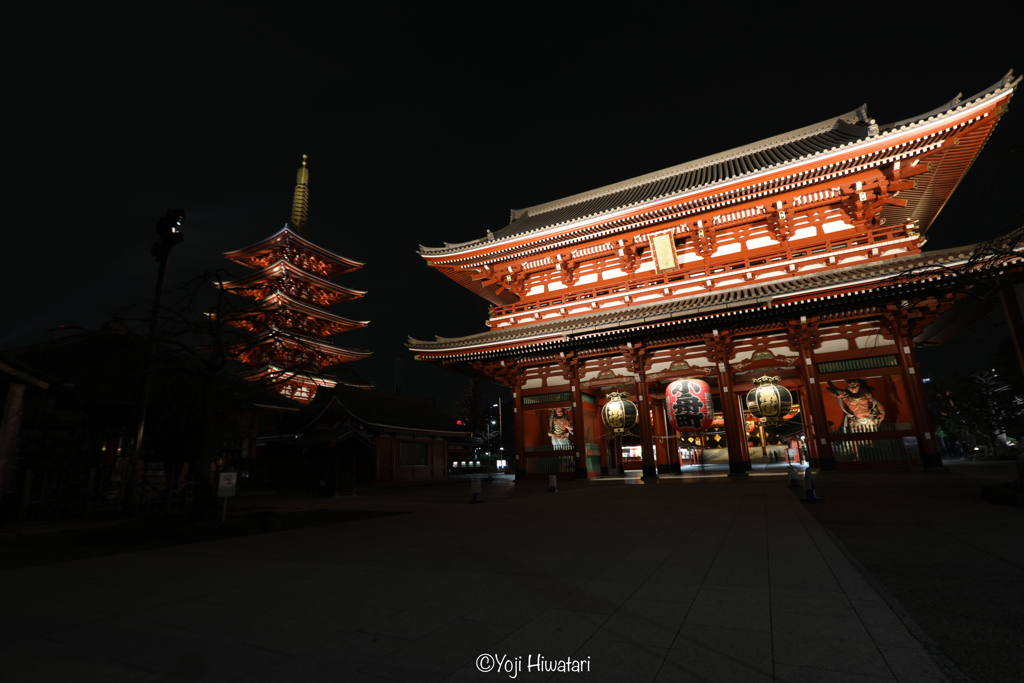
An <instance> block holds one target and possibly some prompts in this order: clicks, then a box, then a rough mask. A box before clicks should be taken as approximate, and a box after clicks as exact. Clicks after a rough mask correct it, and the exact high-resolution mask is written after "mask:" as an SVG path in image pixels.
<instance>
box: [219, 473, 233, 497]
mask: <svg viewBox="0 0 1024 683" xmlns="http://www.w3.org/2000/svg"><path fill="white" fill-rule="evenodd" d="M237 487H238V473H237V472H221V473H220V484H219V485H218V486H217V495H218V496H219V497H221V498H224V497H227V496H233V495H235V489H236V488H237Z"/></svg>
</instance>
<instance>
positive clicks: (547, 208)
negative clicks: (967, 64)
mask: <svg viewBox="0 0 1024 683" xmlns="http://www.w3.org/2000/svg"><path fill="white" fill-rule="evenodd" d="M1020 81H1021V77H1018V78H1016V79H1013V78H1012V70H1011V72H1010V73H1008V74H1007V75H1006V76H1004V77H1003V78H1002V79H1000V80H999V81H997V82H996V83H994V84H993V85H991V86H989V87H988V88H986V89H984V90H982V91H981V92H979V93H978V94H976V95H974V96H972V97H971V98H969V99H967V100H964V101H958V100H957V99H954V100H952V101H951V102H950V103H948V104H947V105H944V107H946V109H943V108H942V107H940V108H939V109H936V110H932V111H929V112H927V113H925V114H921V115H919V116H916V117H912V118H910V119H905V120H903V121H899V122H897V123H894V124H886V125H884V126H879V127H878V131H879V132H878V134H876V135H869V136H865V137H862V138H859V139H857V140H853V141H851V142H848V143H845V144H843V145H840V146H838V147H833V148H831V149H828V150H820V151H817V152H814V153H812V154H809V155H805V156H800V157H795V158H791V159H789V160H787V161H785V162H781V163H777V164H773V165H771V166H769V167H766V168H762V169H758V170H754V171H749V172H745V173H740V174H738V175H735V176H732V177H727V178H723V179H721V180H718V181H715V182H711V183H708V184H706V185H700V186H696V187H686V188H681V189H680V190H679V191H677V192H674V193H672V194H670V195H666V196H660V197H652V198H650V199H647V200H644V201H641V202H640V203H639V204H626V205H620V206H616V207H612V208H609V209H607V210H604V211H600V212H598V213H596V214H592V215H587V216H577V217H575V218H571V219H566V220H563V221H559V222H555V223H551V224H545V225H542V226H540V227H538V228H536V229H534V230H529V231H526V232H514V233H510V234H505V235H500V233H502V232H506V231H508V230H509V228H512V227H513V226H514V225H515V223H516V222H517V221H518V217H527V216H534V215H542V214H543V213H548V212H553V211H555V210H557V209H561V208H566V207H569V206H572V205H573V204H577V203H582V202H584V201H589V200H591V199H596V198H600V197H602V196H605V195H608V194H612V193H614V192H619V191H622V190H624V189H629V188H632V187H639V186H641V185H644V184H649V183H653V182H654V181H655V180H662V179H665V178H669V177H672V176H675V175H679V174H681V173H686V172H690V171H694V170H699V169H701V168H705V167H707V166H708V165H710V164H715V163H721V162H723V161H728V160H731V159H736V158H739V157H741V156H743V155H744V154H752V153H754V152H757V151H763V150H764V149H768V148H770V146H772V145H774V146H778V145H781V144H785V143H787V142H793V141H796V140H800V139H804V138H807V137H809V136H811V135H815V134H820V133H824V132H827V131H828V128H825V127H823V126H825V125H826V124H831V125H832V126H838V125H839V122H840V121H844V122H846V123H849V121H847V118H849V117H851V116H852V115H857V114H858V112H859V111H864V110H866V105H862V107H861V108H858V109H855V110H853V111H852V112H848V113H847V114H843V115H841V116H839V117H836V118H834V119H828V120H826V121H824V122H821V123H817V124H813V125H811V126H806V127H804V128H801V129H797V130H796V131H790V132H789V133H783V134H782V135H778V136H775V137H773V138H768V139H766V140H761V141H758V142H755V143H751V144H748V145H745V146H743V147H737V148H734V149H731V150H728V151H726V152H721V153H719V154H716V155H711V156H709V157H704V158H702V159H698V160H695V161H689V162H685V163H683V164H680V165H677V166H673V167H670V168H668V169H663V170H661V171H655V172H653V173H650V174H646V175H644V176H638V177H636V178H631V179H628V180H624V181H621V182H619V183H615V184H612V185H607V186H604V187H601V188H597V189H595V190H590V191H588V192H584V193H580V194H577V195H572V196H570V197H565V198H562V199H558V200H554V201H552V202H547V203H545V204H539V205H536V206H534V207H530V208H527V209H522V210H519V212H514V213H517V220H515V221H513V222H512V223H510V224H509V225H507V226H505V227H504V228H502V229H501V230H499V231H498V232H497V233H489V235H488V236H487V237H482V238H478V239H476V240H471V241H469V242H463V243H460V244H446V246H444V247H425V246H423V245H420V249H419V252H418V253H419V254H420V255H421V256H423V257H424V258H426V257H430V256H442V255H444V256H450V255H453V254H456V253H458V252H460V251H469V250H474V249H480V248H485V247H487V248H490V247H494V246H497V245H499V244H502V243H507V242H513V241H515V240H521V239H523V238H524V237H527V236H529V235H533V236H534V237H535V238H536V236H538V235H539V233H543V232H552V231H558V230H564V229H567V228H568V227H570V226H572V225H573V224H576V223H579V222H582V221H591V220H607V219H609V218H613V217H614V216H615V215H616V214H617V213H621V212H623V211H627V210H637V209H640V208H643V206H644V205H649V204H653V203H655V202H664V201H674V200H679V199H681V198H682V197H684V196H686V195H687V194H692V193H694V192H698V191H699V192H707V191H710V190H712V189H714V188H715V187H718V186H721V185H724V184H728V183H734V182H736V181H742V180H745V179H750V178H753V177H756V176H758V175H761V174H764V173H773V172H779V171H781V170H783V169H785V168H786V167H788V166H791V165H793V164H796V163H800V162H804V161H807V160H808V159H814V158H817V157H822V156H825V155H829V154H833V153H837V152H838V151H840V150H849V149H851V148H853V147H855V146H857V145H862V144H869V143H872V142H874V141H877V140H878V139H880V138H883V137H885V136H888V135H893V134H895V133H898V132H900V131H903V130H904V129H906V128H907V127H916V126H918V125H921V124H924V123H928V122H929V121H931V120H933V119H935V118H936V117H941V118H944V117H946V116H949V115H952V114H954V113H956V112H959V111H961V110H963V109H965V108H968V107H974V106H978V105H980V104H981V103H982V102H983V101H984V100H986V99H988V98H989V97H990V96H991V95H994V94H996V93H999V91H1000V90H1006V91H1012V90H1013V89H1014V88H1016V86H1017V85H1018V84H1019V83H1020ZM951 105H955V108H949V107H950V106H951ZM865 132H867V129H865ZM542 209H543V210H542Z"/></svg>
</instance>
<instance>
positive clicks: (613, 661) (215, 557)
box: [0, 475, 946, 683]
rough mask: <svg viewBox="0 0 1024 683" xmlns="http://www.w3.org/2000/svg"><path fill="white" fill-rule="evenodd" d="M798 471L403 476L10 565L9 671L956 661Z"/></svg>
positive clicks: (886, 665)
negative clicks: (907, 620)
mask: <svg viewBox="0 0 1024 683" xmlns="http://www.w3.org/2000/svg"><path fill="white" fill-rule="evenodd" d="M786 483H787V480H786V479H785V478H784V477H781V476H779V475H763V476H755V477H750V478H748V479H745V480H742V481H734V480H730V479H728V478H724V477H707V478H704V479H692V478H676V479H671V480H669V479H666V480H662V481H661V482H660V483H657V484H652V483H648V484H639V483H638V480H637V479H635V478H630V479H628V480H627V481H626V482H624V481H622V480H601V481H595V482H590V483H579V484H575V485H570V486H568V487H566V488H564V489H563V490H561V491H559V492H558V493H545V492H544V491H545V489H546V485H544V484H543V483H541V482H528V483H525V484H519V485H515V486H512V485H509V484H507V483H501V484H494V485H490V486H485V487H484V501H485V502H484V504H482V505H469V504H468V503H467V501H468V500H469V498H470V494H469V484H468V483H465V482H459V483H458V484H446V485H441V486H434V487H409V488H405V489H400V488H396V489H390V490H381V491H379V492H378V495H373V496H359V497H356V498H348V499H341V500H336V501H325V502H326V503H327V504H330V505H335V506H341V507H348V508H351V509H364V510H368V509H406V510H409V511H410V512H411V514H407V515H396V516H388V517H378V518H374V519H368V520H363V521H358V522H351V523H343V524H335V525H328V526H320V527H312V528H307V529H298V530H294V531H287V532H280V533H271V534H263V535H259V536H248V537H241V538H234V539H228V540H222V541H216V542H210V543H200V544H194V545H187V546H177V547H170V548H164V549H161V550H152V551H145V552H138V553H130V554H123V555H114V556H107V557H102V558H94V559H89V560H78V561H72V562H64V563H57V564H50V565H45V566H39V567H32V568H28V569H18V570H11V571H6V572H0V605H2V606H3V608H2V609H3V615H4V618H3V619H2V620H0V661H2V662H3V665H2V671H3V678H4V680H6V681H15V682H21V681H61V682H67V681H103V682H104V683H115V682H118V681H151V682H156V681H160V682H168V683H169V682H171V681H245V682H248V683H259V682H263V681H267V682H269V681H282V682H284V681H287V682H289V683H291V682H295V681H352V682H354V683H355V682H360V681H367V682H369V681H378V682H380V681H463V680H467V681H469V680H473V681H478V680H490V681H495V680H508V679H510V678H511V676H512V674H513V673H515V672H516V664H517V662H518V666H519V669H518V674H517V680H525V681H528V682H531V681H538V682H539V681H545V680H548V679H549V678H554V679H562V678H567V677H579V678H580V679H581V680H588V681H628V682H630V683H639V682H642V681H744V682H746V681H772V680H775V681H792V682H794V683H796V682H800V683H807V682H809V681H850V682H853V681H865V682H867V681H878V682H880V681H892V680H898V681H908V682H909V681H914V682H918V681H922V682H923V681H944V680H946V679H945V678H943V676H942V675H941V674H940V672H939V670H938V669H937V668H936V667H935V666H934V665H933V664H932V662H931V660H930V659H929V658H928V656H927V655H926V654H925V652H924V650H923V649H922V647H921V646H920V645H919V644H918V642H917V641H916V640H915V639H914V638H913V637H912V636H911V635H910V634H909V633H908V631H907V630H906V629H905V628H904V626H903V625H902V624H901V622H900V621H899V620H898V619H897V618H896V617H895V616H894V615H893V613H892V612H891V611H890V610H889V609H888V608H887V607H886V605H885V603H883V602H882V600H881V599H880V598H879V597H878V595H877V594H876V593H875V591H874V590H872V588H871V587H870V586H869V585H868V583H867V582H866V581H865V580H864V578H863V576H861V575H860V574H859V573H858V572H857V570H855V569H854V568H853V566H852V565H851V564H850V562H849V561H848V560H847V558H846V556H845V555H844V554H843V553H842V552H841V551H840V550H839V549H838V548H837V546H836V545H835V543H833V541H832V540H831V539H830V537H829V535H828V534H827V533H826V532H825V531H824V530H823V528H822V527H821V526H820V525H819V524H818V523H817V522H816V521H815V520H814V519H813V518H812V517H811V515H810V514H808V512H807V510H805V509H804V506H803V505H802V504H801V503H800V502H799V495H797V494H794V492H793V491H791V490H789V489H788V488H787V487H786ZM247 504H249V505H258V504H259V499H256V498H254V499H251V500H250V501H248V503H247ZM295 504H296V505H300V504H301V503H300V502H298V501H296V502H295ZM307 504H308V503H307ZM318 504H322V502H318ZM480 655H489V656H492V657H493V656H496V657H498V658H501V657H503V656H504V657H507V658H508V659H507V660H505V661H506V662H508V663H509V664H508V665H511V666H512V669H513V671H512V673H507V672H499V671H497V670H496V669H494V670H491V671H490V672H487V673H481V672H480V671H479V670H478V667H477V663H478V662H479V663H480V664H481V665H483V666H484V667H485V668H486V667H487V666H488V665H492V666H493V664H494V660H493V659H489V658H488V657H483V658H480ZM538 656H543V657H544V658H546V660H548V661H549V663H550V662H552V661H553V660H563V661H565V660H567V659H568V660H571V661H570V663H572V662H575V663H576V666H577V667H583V666H586V667H588V668H589V671H586V670H585V671H584V672H583V673H569V674H550V673H543V672H538V671H536V670H528V666H529V665H530V664H536V662H537V658H538ZM516 658H521V659H519V660H517V659H516ZM531 658H532V659H531ZM499 666H501V665H499Z"/></svg>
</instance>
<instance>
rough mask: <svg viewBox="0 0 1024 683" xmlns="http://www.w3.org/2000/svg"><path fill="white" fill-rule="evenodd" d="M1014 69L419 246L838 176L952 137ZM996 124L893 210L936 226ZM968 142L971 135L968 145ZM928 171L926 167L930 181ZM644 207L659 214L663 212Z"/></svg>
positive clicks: (546, 228)
mask: <svg viewBox="0 0 1024 683" xmlns="http://www.w3.org/2000/svg"><path fill="white" fill-rule="evenodd" d="M1012 73H1013V72H1012V71H1011V72H1010V73H1008V74H1007V75H1006V76H1005V77H1004V78H1002V79H1001V80H999V81H998V82H996V83H994V84H993V85H991V86H990V87H988V88H986V89H985V90H983V91H981V92H979V93H978V94H976V95H974V96H972V97H969V98H967V99H961V96H960V95H958V96H957V97H955V98H953V99H952V100H950V101H949V102H947V103H946V104H944V105H942V106H940V107H937V108H935V109H933V110H931V111H928V112H926V113H924V114H921V115H919V116H915V117H911V118H909V119H904V120H902V121H897V122H895V123H890V124H886V125H878V124H876V123H875V121H874V119H870V118H868V115H867V105H866V104H864V105H861V106H860V107H858V108H856V109H854V110H852V111H849V112H847V113H845V114H841V115H839V116H836V117H833V118H830V119H826V120H825V121H822V122H820V123H816V124H813V125H810V126H806V127H804V128H800V129H797V130H794V131H790V132H788V133H783V134H782V135H777V136H775V137H771V138H768V139H765V140H760V141H758V142H754V143H751V144H748V145H744V146H742V147H737V148H735V149H731V150H728V151H726V152H721V153H719V154H714V155H711V156H707V157H704V158H701V159H697V160H694V161H689V162H686V163H683V164H679V165H677V166H672V167H670V168H666V169H662V170H660V171H655V172H653V173H648V174H646V175H642V176H639V177H636V178H630V179H628V180H624V181H621V182H618V183H614V184H612V185H607V186H605V187H600V188H597V189H594V190H590V191H587V192H582V193H579V194H576V195H572V196H570V197H564V198H562V199H557V200H554V201H550V202H547V203H544V204H538V205H536V206H531V207H528V208H525V209H514V210H512V212H511V221H510V223H509V224H508V225H507V226H505V227H504V228H501V229H500V230H497V231H494V232H491V231H488V234H487V235H486V236H485V237H481V238H479V239H476V240H472V241H470V242H464V243H459V244H449V243H445V245H444V246H443V247H426V246H422V245H421V246H420V249H419V253H420V254H421V255H423V256H424V257H427V258H429V259H431V261H432V262H433V261H434V258H438V257H444V256H452V257H456V256H457V257H459V258H458V259H456V260H462V259H465V258H467V257H468V258H472V257H473V256H474V255H478V254H482V253H496V252H501V251H508V250H511V249H515V248H517V247H519V246H522V244H523V243H524V242H523V240H524V239H527V240H529V244H530V246H531V247H536V246H538V245H539V244H540V240H542V239H546V238H547V237H548V235H549V234H550V235H551V236H555V235H562V234H564V233H565V232H566V231H568V230H569V229H572V230H573V231H574V240H573V241H574V242H578V241H579V240H580V239H582V234H581V233H580V232H579V231H580V230H581V229H584V228H595V229H597V228H600V229H601V230H602V231H607V232H608V233H611V232H615V230H614V228H616V227H622V229H628V228H629V227H634V226H629V225H627V226H616V225H614V224H612V225H609V224H608V221H609V220H613V219H615V218H618V217H619V215H620V214H622V215H623V216H624V215H626V214H627V213H629V214H632V213H634V212H636V211H637V210H642V209H643V208H645V207H647V206H650V207H651V208H652V209H655V210H660V205H661V204H663V203H666V202H679V201H685V200H689V201H685V203H684V204H683V206H689V205H691V204H696V203H698V202H699V203H701V204H711V203H714V202H722V201H723V200H724V202H723V203H724V204H728V203H732V202H733V201H736V197H738V196H740V195H750V194H753V195H756V196H762V195H767V194H770V192H771V190H772V189H774V188H776V187H778V186H780V185H784V184H786V183H793V182H798V183H800V184H808V183H811V182H814V181H815V180H817V179H828V180H832V179H837V178H839V177H841V176H843V175H848V174H850V173H853V172H856V171H857V170H861V169H863V168H866V167H872V166H879V165H881V164H883V163H886V162H888V163H891V162H892V161H893V160H896V159H900V158H905V157H909V156H912V155H913V154H914V153H925V152H929V151H933V150H934V149H936V148H937V147H940V146H942V141H943V139H944V138H945V137H947V136H946V134H947V133H949V132H950V131H951V128H950V126H955V127H960V126H963V125H965V123H967V122H968V121H971V120H973V116H974V112H975V111H976V110H977V111H980V110H981V109H985V108H988V107H989V106H990V105H991V104H993V103H995V102H1000V103H1005V101H1007V100H1008V99H1009V97H1010V95H1011V94H1012V92H1013V90H1014V89H1015V88H1016V86H1017V85H1018V84H1019V83H1020V80H1021V78H1020V77H1017V78H1016V79H1014V78H1013V77H1012ZM990 133H991V128H989V129H988V130H986V131H985V134H984V135H982V136H980V138H979V136H974V137H975V138H978V139H972V140H963V141H960V140H957V141H956V142H955V143H954V145H951V146H949V147H953V146H957V150H956V151H955V152H954V153H952V154H948V155H947V156H952V157H953V158H952V159H949V161H950V163H949V164H948V168H946V169H945V172H943V173H941V174H940V175H941V177H938V178H934V179H933V181H932V182H929V183H925V182H919V189H916V190H908V191H905V192H903V193H902V194H901V195H900V197H901V199H906V200H907V203H908V206H907V208H906V209H903V210H901V211H899V212H897V213H899V216H893V217H891V218H890V219H889V220H890V222H891V221H892V220H894V219H895V218H899V217H901V216H906V217H907V218H908V219H911V220H915V221H918V226H919V230H920V231H921V232H922V233H923V232H924V231H927V229H928V227H929V225H930V224H931V222H932V220H933V219H934V218H935V216H937V215H938V213H939V211H940V210H941V209H942V206H943V205H944V204H945V201H946V199H947V198H948V197H949V195H950V194H951V193H952V191H953V189H954V188H955V186H956V184H957V182H958V181H959V178H960V177H961V176H962V175H963V174H964V173H965V172H966V171H967V169H968V168H969V167H970V165H971V163H972V162H973V160H974V157H975V156H976V155H977V153H978V152H979V151H980V150H981V147H982V146H983V145H984V142H985V140H987V138H988V135H989V134H990ZM936 138H938V139H936ZM961 142H965V143H968V144H967V145H966V146H963V147H960V146H959V144H960V143H961ZM936 143H938V144H936ZM947 149H948V148H947ZM943 161H946V160H945V159H944V160H943ZM943 166H946V164H945V163H944V164H943ZM936 170H939V169H936ZM925 179H926V178H924V177H919V180H920V181H924V180H925ZM673 208H679V207H673ZM886 211H888V212H892V211H893V208H892V207H887V208H886ZM644 216H645V217H646V218H649V219H656V218H657V215H656V214H654V213H653V212H652V214H645V215H644ZM648 222H649V223H654V222H656V220H648ZM609 228H613V229H612V230H608V229H609ZM603 235H604V232H602V236H603ZM443 261H445V262H454V261H452V260H451V259H443Z"/></svg>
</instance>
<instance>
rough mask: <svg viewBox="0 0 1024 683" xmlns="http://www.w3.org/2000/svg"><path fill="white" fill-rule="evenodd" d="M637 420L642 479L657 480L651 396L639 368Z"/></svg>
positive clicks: (645, 379) (644, 376) (643, 373)
mask: <svg viewBox="0 0 1024 683" xmlns="http://www.w3.org/2000/svg"><path fill="white" fill-rule="evenodd" d="M636 391H637V397H636V398H637V405H636V407H637V412H638V413H640V414H639V415H638V416H637V418H638V420H639V422H640V453H641V455H642V456H643V467H644V474H643V478H644V479H657V478H658V466H657V465H656V464H655V461H654V434H653V431H654V430H653V429H651V394H650V392H649V391H648V389H647V373H645V372H644V370H643V368H642V367H641V368H640V383H639V384H638V385H637V388H636Z"/></svg>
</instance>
